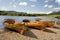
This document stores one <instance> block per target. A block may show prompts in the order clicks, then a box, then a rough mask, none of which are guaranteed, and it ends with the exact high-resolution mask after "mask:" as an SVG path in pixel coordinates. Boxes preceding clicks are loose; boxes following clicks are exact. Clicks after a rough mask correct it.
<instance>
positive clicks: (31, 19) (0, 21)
mask: <svg viewBox="0 0 60 40" xmlns="http://www.w3.org/2000/svg"><path fill="white" fill-rule="evenodd" d="M8 18H12V19H15V21H17V22H22V20H23V19H29V20H30V21H35V19H42V20H45V21H55V20H56V19H55V18H46V17H28V16H0V31H3V30H2V28H4V26H3V24H2V23H3V21H4V19H8Z"/></svg>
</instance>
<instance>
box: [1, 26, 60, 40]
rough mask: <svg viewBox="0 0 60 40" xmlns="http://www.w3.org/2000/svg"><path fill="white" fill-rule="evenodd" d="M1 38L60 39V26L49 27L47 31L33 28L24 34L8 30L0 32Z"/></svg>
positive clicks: (14, 39)
mask: <svg viewBox="0 0 60 40" xmlns="http://www.w3.org/2000/svg"><path fill="white" fill-rule="evenodd" d="M0 40H60V28H57V27H56V28H47V29H46V30H45V31H40V30H36V29H31V30H28V31H26V32H24V35H21V34H19V33H17V32H12V31H8V32H4V33H0Z"/></svg>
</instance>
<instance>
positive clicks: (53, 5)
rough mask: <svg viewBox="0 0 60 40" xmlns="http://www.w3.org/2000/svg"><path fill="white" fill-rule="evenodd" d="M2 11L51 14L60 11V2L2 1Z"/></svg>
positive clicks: (0, 7)
mask: <svg viewBox="0 0 60 40" xmlns="http://www.w3.org/2000/svg"><path fill="white" fill-rule="evenodd" d="M0 10H6V11H20V12H36V13H37V12H42V13H46V12H48V13H50V12H52V11H57V10H58V11H59V10H60V0H0Z"/></svg>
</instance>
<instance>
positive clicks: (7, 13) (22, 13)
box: [0, 11, 60, 17]
mask: <svg viewBox="0 0 60 40" xmlns="http://www.w3.org/2000/svg"><path fill="white" fill-rule="evenodd" d="M0 15H3V16H46V17H56V16H59V17H60V13H54V12H53V13H50V14H42V13H41V14H39V13H37V14H35V13H32V14H30V13H26V12H16V11H0Z"/></svg>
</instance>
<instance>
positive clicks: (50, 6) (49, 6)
mask: <svg viewBox="0 0 60 40" xmlns="http://www.w3.org/2000/svg"><path fill="white" fill-rule="evenodd" d="M44 7H47V8H52V7H53V5H48V4H46V5H44Z"/></svg>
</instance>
